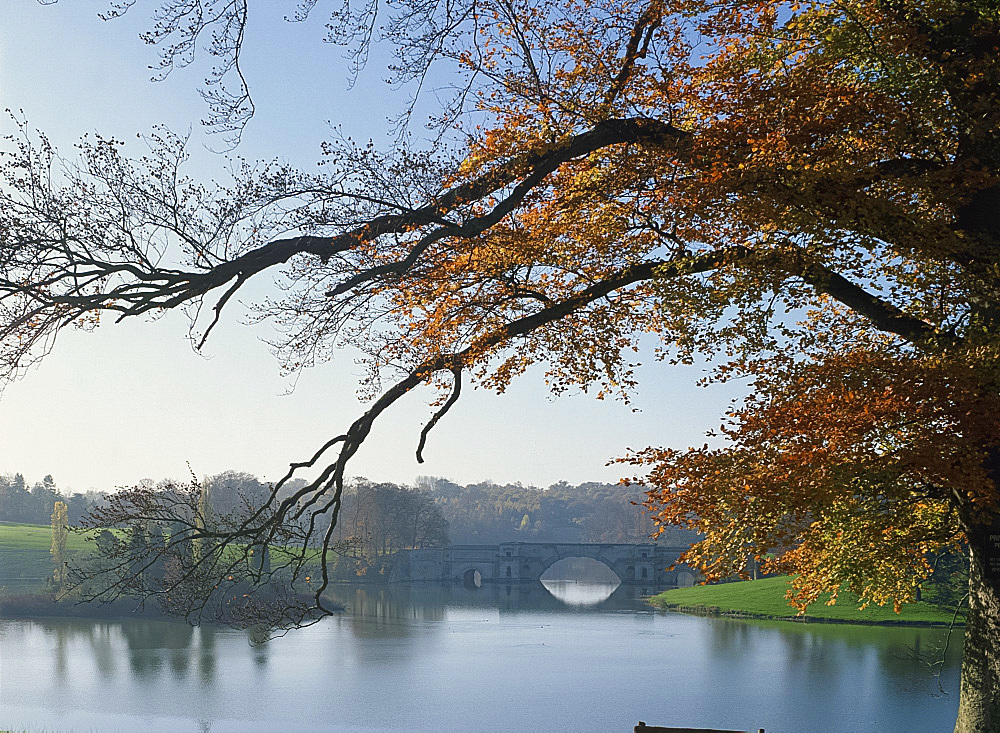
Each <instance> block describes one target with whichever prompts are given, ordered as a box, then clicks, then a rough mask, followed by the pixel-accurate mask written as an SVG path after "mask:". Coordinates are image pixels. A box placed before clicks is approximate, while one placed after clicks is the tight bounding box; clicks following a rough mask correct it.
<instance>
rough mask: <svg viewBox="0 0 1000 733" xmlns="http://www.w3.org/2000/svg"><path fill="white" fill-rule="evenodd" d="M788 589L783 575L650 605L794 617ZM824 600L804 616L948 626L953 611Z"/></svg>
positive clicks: (689, 591) (671, 594)
mask: <svg viewBox="0 0 1000 733" xmlns="http://www.w3.org/2000/svg"><path fill="white" fill-rule="evenodd" d="M787 588H788V576H784V575H783V576H777V577H773V578H762V579H761V580H751V581H743V582H738V583H721V584H719V585H699V586H694V587H692V588H675V589H672V590H668V591H664V592H663V593H660V594H659V595H656V596H653V597H652V598H651V599H650V603H652V604H653V605H654V606H656V607H658V608H682V609H685V610H688V609H690V610H693V611H697V612H701V613H727V612H731V613H737V614H745V615H748V616H753V617H760V618H794V617H795V616H796V615H797V613H798V611H797V610H796V609H795V608H794V607H792V606H789V605H788V601H787V600H786V599H785V591H786V590H787ZM827 598H828V597H827ZM825 600H826V598H823V599H821V600H820V601H818V602H816V603H814V604H812V605H811V606H809V608H808V610H807V611H806V614H805V615H806V617H807V618H810V619H817V620H825V621H841V622H847V623H867V624H884V623H902V624H947V623H951V620H952V618H953V615H954V609H946V608H942V607H940V606H935V605H932V604H930V603H911V604H908V605H906V606H903V608H902V610H901V611H900V612H899V613H896V612H895V611H893V609H892V607H891V606H876V605H874V604H872V605H870V606H868V608H866V609H864V610H863V611H859V610H858V606H860V605H861V602H860V601H859V600H858V597H857V596H856V595H854V594H853V593H850V592H847V591H843V592H841V593H840V596H839V598H838V600H837V603H836V605H833V606H828V605H826V603H825ZM713 609H717V610H713ZM959 621H961V618H959Z"/></svg>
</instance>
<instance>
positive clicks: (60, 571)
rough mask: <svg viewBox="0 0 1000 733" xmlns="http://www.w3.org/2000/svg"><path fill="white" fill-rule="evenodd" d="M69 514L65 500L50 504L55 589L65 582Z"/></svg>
mask: <svg viewBox="0 0 1000 733" xmlns="http://www.w3.org/2000/svg"><path fill="white" fill-rule="evenodd" d="M68 525H69V514H68V512H67V511H66V502H64V501H57V502H55V504H54V505H53V506H52V548H51V554H52V566H53V570H52V583H53V585H54V586H55V588H56V589H61V588H62V587H63V586H64V585H65V584H66V563H67V561H68V560H69V558H68V557H67V555H66V540H67V537H68V535H69V529H68Z"/></svg>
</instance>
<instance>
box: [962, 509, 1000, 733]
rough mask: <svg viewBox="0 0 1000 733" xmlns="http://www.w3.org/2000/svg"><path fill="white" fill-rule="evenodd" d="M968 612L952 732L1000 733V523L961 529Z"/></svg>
mask: <svg viewBox="0 0 1000 733" xmlns="http://www.w3.org/2000/svg"><path fill="white" fill-rule="evenodd" d="M966 533H967V535H968V539H969V552H970V563H969V611H968V618H967V620H966V627H965V653H964V655H963V658H962V684H961V693H960V696H959V702H958V720H957V722H956V723H955V733H1000V573H998V567H997V564H998V563H1000V552H998V550H1000V521H997V522H994V523H993V524H992V525H981V524H979V525H972V526H968V525H967V527H966Z"/></svg>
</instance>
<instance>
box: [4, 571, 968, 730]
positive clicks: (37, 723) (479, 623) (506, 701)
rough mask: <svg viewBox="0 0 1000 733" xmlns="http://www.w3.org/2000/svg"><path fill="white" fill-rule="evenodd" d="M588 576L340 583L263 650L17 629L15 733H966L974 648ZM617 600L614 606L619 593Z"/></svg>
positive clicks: (147, 627)
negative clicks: (661, 598) (305, 619)
mask: <svg viewBox="0 0 1000 733" xmlns="http://www.w3.org/2000/svg"><path fill="white" fill-rule="evenodd" d="M611 590H612V588H611V587H597V586H588V585H583V584H573V583H556V584H549V585H548V586H547V587H545V586H542V585H541V584H537V585H532V586H522V587H495V588H494V587H490V586H484V587H482V588H479V589H465V588H461V587H450V586H448V587H427V586H423V587H418V586H411V587H401V586H393V587H391V588H389V589H384V588H383V589H370V588H369V589H363V588H356V589H347V588H344V589H340V590H339V591H338V592H337V593H336V594H335V595H336V596H337V597H338V599H339V600H341V601H342V602H344V603H346V604H347V606H348V610H347V611H346V612H345V613H344V614H343V615H341V616H338V617H336V618H332V619H327V620H324V621H323V622H322V623H320V624H317V625H316V626H313V627H311V628H309V629H304V630H301V631H295V632H292V633H289V634H288V635H286V636H285V637H283V638H280V639H276V640H273V641H271V642H268V643H266V644H263V645H259V646H253V645H251V644H250V642H249V640H248V636H247V634H245V633H243V632H238V631H232V630H228V629H215V628H198V629H192V628H190V627H188V626H184V625H181V624H175V623H166V622H151V621H129V622H122V623H117V622H115V623H112V622H98V621H81V620H62V619H60V620H53V621H39V622H26V621H0V730H2V729H6V728H14V729H15V730H27V731H45V732H46V733H55V732H58V731H135V730H147V731H286V730H291V731H311V730H328V731H477V733H478V732H479V731H549V730H560V731H567V732H578V731H596V732H600V733H611V732H617V731H622V732H623V733H624V732H626V731H631V730H632V726H633V725H635V724H636V722H637V721H639V720H645V721H646V722H647V723H649V724H651V725H654V724H658V725H674V726H681V725H689V726H700V727H721V728H743V729H753V730H757V729H758V728H765V729H766V730H767V731H768V733H781V732H782V731H787V732H789V733H792V732H795V733H799V732H802V731H810V732H811V733H816V732H821V731H831V732H839V731H898V732H900V733H902V732H904V731H907V732H909V731H916V732H921V731H927V732H928V733H931V732H937V731H950V730H951V729H952V726H953V725H954V719H955V712H956V710H957V706H958V699H957V695H958V673H959V659H960V652H961V650H960V648H959V647H960V640H958V639H953V640H952V644H951V650H950V652H949V654H948V656H947V659H946V660H945V663H944V665H943V667H942V668H941V675H940V685H941V687H943V689H944V691H945V693H946V694H942V692H941V690H940V689H939V680H938V679H937V678H935V677H933V676H932V671H931V669H930V667H929V666H928V664H927V661H926V660H927V659H929V658H931V657H933V656H935V652H936V651H937V650H938V649H939V648H940V647H941V645H942V644H943V642H944V632H943V631H940V630H936V629H916V628H872V627H859V626H840V625H829V624H809V625H802V624H790V623H780V622H775V623H763V622H747V621H734V620H726V619H706V618H698V617H692V616H684V615H680V614H674V613H663V612H659V611H652V610H649V609H648V608H647V607H646V606H645V605H644V604H643V603H642V602H641V600H638V599H637V598H635V597H634V595H635V591H634V590H631V589H626V588H625V587H621V588H619V589H618V590H617V591H615V592H614V593H611ZM609 593H611V595H610V596H609V595H608V594H609Z"/></svg>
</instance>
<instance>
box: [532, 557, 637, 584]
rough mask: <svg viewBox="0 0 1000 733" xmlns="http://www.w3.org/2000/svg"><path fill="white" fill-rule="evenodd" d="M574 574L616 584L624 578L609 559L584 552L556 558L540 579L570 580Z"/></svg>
mask: <svg viewBox="0 0 1000 733" xmlns="http://www.w3.org/2000/svg"><path fill="white" fill-rule="evenodd" d="M574 575H577V576H580V575H584V576H589V578H590V579H592V580H593V581H594V582H597V583H613V584H615V585H618V584H620V583H621V582H622V581H623V580H624V578H622V577H621V576H620V575H619V574H618V573H617V572H615V568H614V567H613V566H612V565H611V564H610V563H608V562H607V560H603V559H601V558H599V557H592V556H590V555H584V554H576V555H564V556H563V557H557V558H555V559H554V560H553V561H552V562H551V563H549V564H548V566H547V567H546V568H545V569H544V570H542V572H541V574H540V575H539V580H542V581H545V580H570V579H573V576H574Z"/></svg>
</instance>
